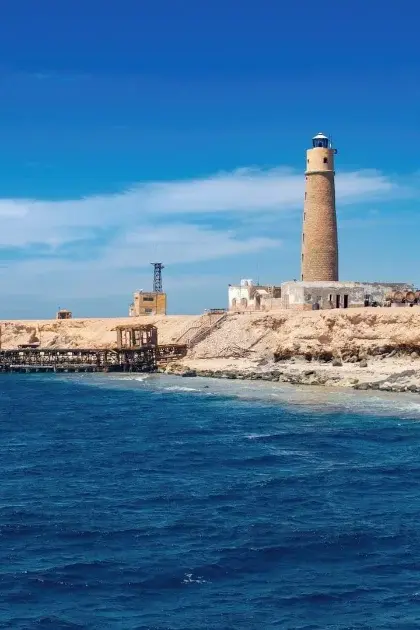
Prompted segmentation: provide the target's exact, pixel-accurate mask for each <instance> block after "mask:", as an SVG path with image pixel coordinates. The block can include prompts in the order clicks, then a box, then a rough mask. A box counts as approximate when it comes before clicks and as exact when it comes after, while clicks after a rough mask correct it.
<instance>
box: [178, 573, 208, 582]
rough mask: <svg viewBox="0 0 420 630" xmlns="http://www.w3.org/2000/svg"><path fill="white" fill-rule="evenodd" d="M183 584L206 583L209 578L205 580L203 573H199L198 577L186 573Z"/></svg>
mask: <svg viewBox="0 0 420 630" xmlns="http://www.w3.org/2000/svg"><path fill="white" fill-rule="evenodd" d="M182 583H183V584H206V583H207V580H205V579H204V578H203V577H202V576H201V575H197V577H193V574H192V573H185V577H184V579H183V580H182Z"/></svg>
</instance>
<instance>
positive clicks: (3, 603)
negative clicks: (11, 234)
mask: <svg viewBox="0 0 420 630" xmlns="http://www.w3.org/2000/svg"><path fill="white" fill-rule="evenodd" d="M0 403H1V407H0V414H1V418H0V420H1V421H0V437H1V444H2V451H1V465H2V481H1V485H0V541H1V544H0V627H2V628H3V627H4V628H18V629H32V628H51V629H54V630H55V629H57V630H59V629H61V628H63V629H64V628H92V629H94V628H95V629H96V628H98V629H99V628H104V629H108V628H109V629H118V630H119V629H121V630H131V629H135V628H136V629H142V630H146V629H150V630H152V629H153V630H169V629H170V630H187V629H188V630H204V629H211V630H213V629H214V630H216V629H217V630H222V629H223V630H224V629H226V630H228V629H238V630H239V629H245V630H248V629H250V630H251V629H252V630H253V629H255V630H257V629H258V630H262V629H264V630H265V629H269V628H284V629H295V628H296V629H298V628H299V629H308V630H309V629H312V630H315V629H320V630H321V629H322V630H325V629H326V628H331V629H343V630H344V629H345V628H374V629H382V628H398V629H411V628H413V629H414V628H416V629H418V628H419V627H420V573H419V568H420V526H419V523H420V499H419V489H420V485H419V480H420V474H419V473H420V463H419V462H420V423H419V420H420V399H419V397H416V396H409V395H408V396H404V395H400V396H398V397H393V396H391V395H380V394H378V393H377V392H375V393H369V392H367V393H364V392H348V393H343V392H341V393H339V392H338V390H325V389H323V388H317V389H312V388H293V387H290V386H280V385H277V384H272V383H267V384H263V383H257V384H255V383H245V382H238V383H235V382H228V383H227V382H223V381H214V380H205V379H180V378H175V377H166V376H151V377H148V378H147V377H144V376H141V375H137V376H131V377H130V376H129V377H125V376H123V375H114V376H109V375H100V376H95V375H69V376H64V377H61V378H60V377H56V376H54V375H44V376H37V375H27V376H26V375H16V376H13V375H3V376H1V377H0Z"/></svg>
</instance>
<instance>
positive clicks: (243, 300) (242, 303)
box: [241, 298, 248, 308]
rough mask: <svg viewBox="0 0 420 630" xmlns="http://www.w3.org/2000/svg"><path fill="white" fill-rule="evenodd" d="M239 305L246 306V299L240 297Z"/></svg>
mask: <svg viewBox="0 0 420 630" xmlns="http://www.w3.org/2000/svg"><path fill="white" fill-rule="evenodd" d="M241 306H243V307H244V308H246V307H247V306H248V300H247V299H246V298H241Z"/></svg>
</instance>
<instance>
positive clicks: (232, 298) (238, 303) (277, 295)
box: [228, 278, 281, 312]
mask: <svg viewBox="0 0 420 630" xmlns="http://www.w3.org/2000/svg"><path fill="white" fill-rule="evenodd" d="M228 300H229V310H230V311H237V312H239V311H270V310H273V309H279V308H281V290H280V287H275V286H268V285H264V286H261V285H259V284H255V283H254V281H253V280H251V279H249V278H248V279H243V280H241V282H240V284H230V285H229V291H228Z"/></svg>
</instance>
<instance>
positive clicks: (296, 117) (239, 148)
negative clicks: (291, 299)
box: [0, 0, 420, 318]
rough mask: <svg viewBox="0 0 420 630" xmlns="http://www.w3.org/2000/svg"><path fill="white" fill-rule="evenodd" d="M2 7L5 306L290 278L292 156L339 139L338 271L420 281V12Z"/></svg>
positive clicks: (0, 204)
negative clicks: (155, 265) (314, 141)
mask: <svg viewBox="0 0 420 630" xmlns="http://www.w3.org/2000/svg"><path fill="white" fill-rule="evenodd" d="M2 8H3V11H2V19H1V20H0V88H1V92H0V94H1V99H0V290H1V293H2V300H1V309H0V317H1V318H11V317H36V318H38V317H39V318H40V317H49V316H51V315H53V314H54V312H55V310H56V308H57V307H58V306H61V307H67V308H71V309H72V310H73V312H74V314H75V315H79V316H100V315H125V314H126V312H127V307H128V304H129V302H130V299H131V293H132V291H133V290H136V289H140V288H143V289H149V288H150V287H151V282H152V275H151V267H150V264H149V263H150V261H152V260H162V261H163V262H164V263H165V265H166V269H165V272H164V274H165V275H164V284H165V288H166V290H167V291H168V294H169V308H170V311H171V312H172V313H174V312H200V311H202V310H203V309H204V308H209V307H215V306H224V305H225V303H226V298H227V284H228V283H229V282H230V283H235V282H237V281H239V279H240V278H241V277H250V278H254V279H259V280H260V282H262V283H263V282H268V283H280V282H281V281H284V280H287V279H292V278H296V277H299V260H300V255H299V254H300V253H299V248H300V223H301V212H302V199H303V184H304V178H303V169H304V166H305V153H304V152H305V150H306V148H308V146H309V144H310V140H311V137H312V135H314V134H315V133H317V132H319V131H323V132H325V133H328V134H332V136H333V139H334V142H335V144H336V146H337V147H338V150H339V153H338V156H337V161H336V170H337V201H338V217H339V239H340V254H341V256H340V275H341V278H342V279H355V280H383V281H398V280H403V281H411V282H414V283H416V284H417V285H420V270H419V265H418V259H419V255H418V249H419V248H418V234H419V228H420V213H419V199H420V181H419V172H420V168H419V166H420V165H419V157H418V145H419V136H420V124H419V120H420V117H419V113H420V83H419V80H418V77H419V76H420V48H419V46H418V43H417V42H418V21H419V18H420V8H419V7H418V4H417V3H415V2H414V1H407V0H402V1H400V2H399V3H395V2H391V0H388V1H387V2H385V3H384V2H378V1H377V0H372V1H371V2H366V1H364V2H361V1H360V0H353V1H352V2H347V0H344V1H343V2H341V3H338V2H332V1H330V0H325V2H323V3H314V2H312V1H311V2H309V1H308V0H302V1H301V2H300V3H283V2H279V1H278V0H258V2H257V1H256V0H248V1H246V0H242V1H241V2H239V0H228V1H226V0H224V2H221V1H220V0H213V1H212V2H197V0H194V1H193V0H185V1H182V0H153V2H146V1H143V0H135V1H134V0H133V1H130V0H119V2H114V1H111V0H105V1H104V0H102V1H99V0H84V1H83V2H82V1H79V0H72V2H68V1H67V0H60V2H57V0H37V2H33V0H13V2H12V1H10V2H5V3H4V6H3V7H2Z"/></svg>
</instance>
